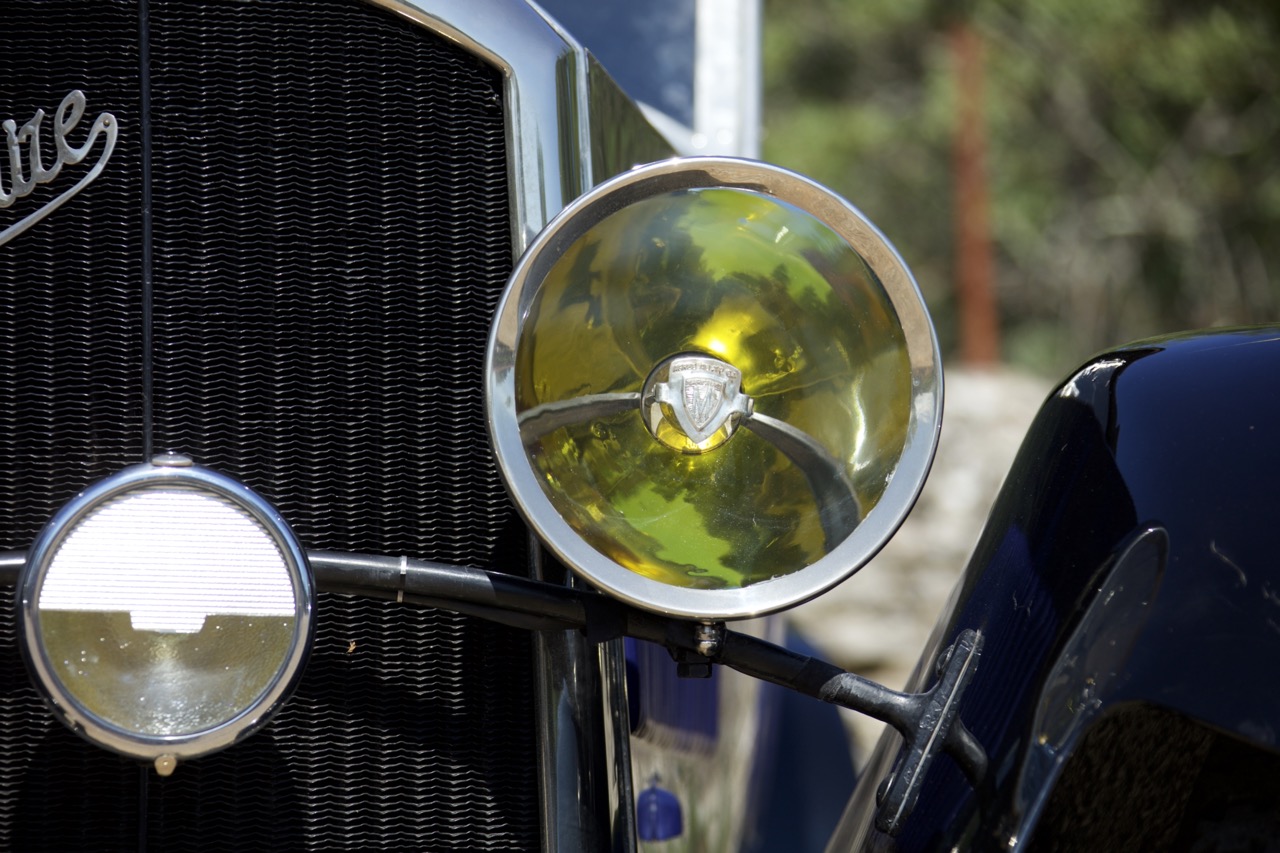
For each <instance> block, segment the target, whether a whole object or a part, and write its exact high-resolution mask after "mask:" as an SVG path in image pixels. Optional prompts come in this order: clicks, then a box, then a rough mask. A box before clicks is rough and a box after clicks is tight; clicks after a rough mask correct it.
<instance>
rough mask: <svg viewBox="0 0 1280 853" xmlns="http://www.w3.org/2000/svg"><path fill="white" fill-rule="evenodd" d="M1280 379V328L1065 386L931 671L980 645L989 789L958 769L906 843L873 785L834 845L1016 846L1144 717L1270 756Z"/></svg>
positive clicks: (997, 511) (1037, 428)
mask: <svg viewBox="0 0 1280 853" xmlns="http://www.w3.org/2000/svg"><path fill="white" fill-rule="evenodd" d="M1278 376H1280V328H1265V329H1246V330H1231V331H1220V332H1214V333H1200V334H1190V335H1182V336H1174V337H1170V338H1164V339H1160V340H1154V341H1148V342H1143V343H1139V344H1135V345H1132V346H1129V347H1126V348H1122V349H1119V350H1116V351H1113V352H1109V353H1106V354H1103V355H1100V356H1098V357H1096V358H1094V359H1093V360H1092V361H1090V362H1089V363H1088V364H1086V365H1085V366H1084V367H1083V368H1081V369H1080V370H1079V371H1078V372H1077V373H1076V374H1074V375H1073V376H1072V377H1070V378H1069V379H1068V380H1067V381H1066V382H1064V383H1063V384H1062V385H1061V386H1060V387H1059V388H1058V389H1056V390H1055V392H1054V393H1053V394H1052V395H1051V396H1050V397H1049V399H1048V400H1047V401H1046V403H1045V405H1044V407H1043V408H1042V410H1041V412H1040V414H1039V416H1038V418H1037V420H1036V421H1035V423H1034V424H1033V426H1032V428H1031V431H1030V432H1029V434H1028V436H1027V439H1026V441H1025V442H1024V444H1023V447H1022V449H1021V451H1020V453H1019V455H1018V458H1017V460H1016V462H1015V464H1014V467H1013V470H1012V471H1011V473H1010V475H1009V477H1008V479H1007V480H1006V482H1005V485H1004V488H1003V489H1002V491H1001V495H1000V497H999V499H998V500H997V503H996V505H995V508H994V509H993V511H992V515H991V518H990V520H989V522H988V525H987V528H986V530H985V532H984V534H983V536H982V539H981V541H980V542H979V544H978V547H977V550H976V551H975V554H974V556H973V558H972V561H971V563H970V565H969V568H968V570H967V572H966V574H965V577H964V581H963V583H962V586H961V587H960V589H959V590H958V591H957V594H956V596H955V597H954V599H953V601H952V604H951V605H950V607H949V609H948V611H947V613H945V614H944V615H943V620H942V622H941V624H940V626H939V630H938V631H937V632H935V636H934V638H933V639H932V640H931V643H930V646H929V648H927V649H926V650H925V654H924V657H923V659H922V662H921V667H920V669H919V670H918V672H917V678H919V673H920V672H929V671H931V669H932V666H933V660H934V657H935V656H936V655H937V653H938V650H939V649H941V648H943V647H945V646H946V645H949V644H950V643H951V642H952V641H953V640H954V638H955V637H956V636H957V635H958V634H959V632H960V631H962V630H964V629H969V628H976V629H979V630H981V631H982V633H983V635H984V637H985V640H986V646H985V649H984V653H983V665H982V667H981V669H980V670H979V671H978V673H977V675H976V676H975V678H974V680H973V683H972V685H971V687H970V690H969V691H968V693H967V694H966V696H965V700H964V707H963V708H962V709H961V712H960V713H961V716H962V717H963V719H964V720H965V722H966V723H967V724H968V725H969V727H970V728H971V729H972V730H973V732H974V734H975V735H976V736H977V737H978V739H979V740H980V741H981V742H982V743H983V745H984V746H985V747H986V748H987V751H988V753H989V755H990V757H991V768H992V772H991V774H990V776H989V782H988V784H987V785H986V786H985V787H984V789H983V790H982V792H981V793H978V794H975V793H974V792H973V791H972V789H971V788H970V787H969V786H968V784H967V783H966V782H965V780H964V779H963V777H962V775H961V774H960V772H959V770H958V769H957V768H955V767H954V766H951V765H950V760H949V759H947V760H944V762H942V763H943V764H945V765H948V766H945V767H944V766H939V767H938V768H936V769H935V771H934V772H933V773H932V774H931V775H930V778H929V779H928V780H926V782H925V784H924V787H923V790H922V791H921V795H920V801H919V804H918V806H917V809H916V814H915V816H914V817H913V819H912V821H911V822H910V823H909V824H908V826H907V827H906V829H905V831H904V833H903V834H902V836H901V837H900V838H899V839H896V840H892V839H889V838H888V836H886V835H883V834H881V833H879V832H877V831H876V830H874V829H873V828H872V827H871V814H872V812H873V810H874V791H873V790H869V789H870V788H872V787H873V782H872V784H866V783H864V784H863V785H862V787H861V788H860V789H859V790H858V791H857V792H856V793H855V795H854V799H853V800H852V801H851V803H850V808H849V810H848V811H847V812H846V815H845V820H844V822H843V823H842V828H841V831H840V833H839V834H838V835H837V838H836V841H835V845H834V846H836V847H838V848H840V849H845V848H863V849H903V850H921V849H951V848H952V846H953V845H957V844H958V845H960V847H961V848H962V849H966V848H974V849H992V848H996V847H999V848H1001V849H1010V848H1015V849H1016V848H1017V847H1018V846H1020V845H1021V844H1023V843H1025V841H1026V835H1027V833H1028V832H1029V830H1030V829H1032V824H1033V818H1034V816H1035V812H1036V810H1037V809H1038V808H1039V807H1040V806H1041V805H1042V804H1043V798H1044V792H1045V789H1046V788H1048V787H1050V786H1051V785H1052V783H1053V781H1054V779H1055V778H1056V777H1057V773H1058V771H1059V770H1060V768H1061V766H1062V763H1063V761H1064V759H1065V758H1066V756H1067V754H1068V753H1069V752H1070V750H1071V748H1072V746H1073V745H1074V744H1075V743H1076V740H1077V735H1078V734H1079V733H1080V732H1082V731H1084V730H1085V729H1086V728H1087V727H1088V725H1089V724H1091V723H1092V722H1095V721H1097V720H1101V719H1104V718H1105V717H1106V715H1107V714H1108V712H1109V711H1111V710H1113V709H1117V708H1125V707H1134V706H1135V704H1139V703H1141V704H1144V705H1151V706H1158V707H1161V708H1164V709H1168V710H1170V711H1174V712H1177V714H1179V715H1183V716H1185V717H1186V718H1191V719H1194V720H1196V721H1199V722H1200V723H1203V724H1206V725H1208V726H1212V727H1214V728H1216V729H1219V730H1222V731H1224V732H1226V733H1229V734H1231V735H1233V736H1235V737H1238V738H1241V739H1244V740H1246V741H1248V742H1250V743H1252V744H1254V745H1256V746H1257V747H1259V748H1263V749H1276V747H1277V743H1278V740H1277V739H1278V738H1280V690H1276V689H1275V685H1276V684H1277V683H1280V559H1277V555H1278V554H1280V524H1278V523H1277V513H1276V506H1277V502H1276V500H1275V491H1276V485H1277V483H1280V394H1278V393H1277V391H1276V378H1277V377H1278ZM914 686H915V687H918V686H919V685H918V684H917V685H914ZM1055 750H1056V751H1055ZM897 751H898V744H897V743H896V742H895V741H894V739H892V738H887V739H886V741H885V742H882V744H881V745H880V748H879V749H878V750H877V753H876V756H875V757H874V758H873V759H872V763H871V766H870V767H869V769H868V771H867V772H866V773H865V775H864V778H865V779H867V780H869V781H871V780H875V779H877V778H880V777H881V776H883V774H884V773H885V772H886V771H887V769H888V768H889V766H890V765H891V763H892V761H893V760H894V757H895V755H896V753H897ZM1151 784H1156V782H1155V781H1154V780H1151Z"/></svg>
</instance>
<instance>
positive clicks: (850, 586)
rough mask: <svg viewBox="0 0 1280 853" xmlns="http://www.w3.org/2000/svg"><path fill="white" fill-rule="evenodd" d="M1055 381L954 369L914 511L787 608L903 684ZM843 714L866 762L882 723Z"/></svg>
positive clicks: (839, 659)
mask: <svg viewBox="0 0 1280 853" xmlns="http://www.w3.org/2000/svg"><path fill="white" fill-rule="evenodd" d="M1050 387H1051V386H1050V383H1049V382H1048V381H1046V380H1044V379H1041V378H1039V377H1032V376H1028V375H1025V374H1022V373H1017V372H1013V371H1010V370H1008V369H1004V368H997V369H991V370H974V369H965V368H955V369H952V370H948V371H947V374H946V399H945V408H944V410H943V411H944V415H943V423H942V438H941V440H940V442H939V445H938V454H937V458H936V459H935V460H934V464H933V470H932V472H931V473H930V475H929V480H928V482H927V483H926V484H925V487H924V491H923V493H922V494H921V496H920V500H919V502H918V503H917V504H916V506H915V509H913V510H912V512H911V515H910V517H909V518H908V519H907V520H906V522H905V523H904V524H903V526H902V528H901V529H900V530H899V531H898V533H897V535H896V536H895V537H894V538H893V540H892V541H890V542H889V544H888V545H887V546H885V549H884V550H883V551H882V552H881V553H880V554H879V555H878V556H877V557H876V558H875V559H874V560H872V561H871V563H869V564H868V565H867V566H865V567H864V568H863V569H862V570H861V571H859V572H858V573H857V574H855V575H854V576H853V577H851V578H850V579H849V580H847V581H845V582H844V583H843V584H841V585H840V586H838V587H836V588H835V589H833V590H831V591H830V592H828V593H827V594H826V595H824V596H822V597H820V598H818V599H816V600H814V601H812V602H809V603H808V604H805V605H803V606H801V607H799V608H797V609H796V610H794V611H792V612H791V613H790V615H789V618H790V619H791V620H792V622H793V624H795V625H796V626H797V627H799V628H800V629H801V630H802V631H803V632H804V633H805V634H806V635H807V636H808V637H809V638H810V639H811V640H812V641H813V642H814V643H816V644H817V645H818V646H819V647H820V648H822V649H823V650H824V651H825V652H826V653H827V654H828V655H829V656H830V657H831V659H832V660H833V661H834V662H835V663H838V664H840V665H841V666H843V667H845V668H846V669H850V670H853V671H854V672H858V673H860V674H862V675H866V676H867V677H869V678H874V679H875V680H876V681H879V682H880V683H882V684H885V685H887V686H889V687H892V688H894V689H901V688H902V686H903V685H904V684H905V683H906V680H907V677H908V676H909V675H910V674H911V670H912V668H913V667H914V666H915V662H916V658H917V657H918V655H919V654H920V650H921V649H922V648H923V646H924V643H925V640H926V639H927V637H928V635H929V632H930V631H931V630H932V628H933V624H934V621H935V620H936V619H937V617H938V614H939V612H940V611H941V609H942V606H943V604H944V603H945V601H946V598H947V596H948V595H949V594H950V592H951V589H952V587H953V586H954V585H955V583H956V581H957V579H958V578H959V576H960V573H961V571H963V569H964V566H965V563H966V562H967V561H968V559H969V555H970V553H971V552H972V551H973V547H974V545H975V544H976V543H977V540H978V535H979V534H980V533H981V532H982V525H983V524H984V523H985V521H986V517H987V513H988V511H989V510H990V508H991V504H992V502H993V501H994V499H995V496H996V492H997V491H998V490H999V488H1000V484H1001V483H1002V482H1004V478H1005V475H1006V474H1007V473H1008V471H1009V466H1010V464H1011V463H1012V462H1013V457H1014V454H1015V453H1016V452H1017V450H1018V447H1019V445H1020V444H1021V443H1022V437H1023V435H1024V434H1025V433H1026V431H1027V427H1028V426H1029V425H1030V423H1031V419H1032V417H1034V415H1035V413H1036V411H1037V410H1038V409H1039V407H1040V403H1041V402H1042V401H1043V400H1044V397H1045V395H1046V394H1047V393H1048V392H1049V389H1050ZM846 721H847V722H848V723H849V726H850V728H851V730H852V731H853V733H854V736H855V740H856V741H857V749H858V752H859V755H860V756H861V758H862V759H864V760H865V759H866V758H867V757H869V756H870V753H871V747H872V746H873V745H874V744H875V740H876V738H878V737H879V734H880V730H881V728H882V724H880V723H878V722H876V721H875V720H872V719H870V718H868V717H863V716H861V715H858V714H853V713H852V712H850V713H849V714H847V715H846Z"/></svg>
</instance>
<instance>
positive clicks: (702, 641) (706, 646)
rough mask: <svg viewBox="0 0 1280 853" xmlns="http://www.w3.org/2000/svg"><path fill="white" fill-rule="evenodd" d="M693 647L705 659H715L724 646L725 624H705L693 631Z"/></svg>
mask: <svg viewBox="0 0 1280 853" xmlns="http://www.w3.org/2000/svg"><path fill="white" fill-rule="evenodd" d="M693 637H694V641H693V647H694V649H695V650H696V651H697V652H698V654H700V655H702V656H703V657H715V656H716V655H717V654H719V653H720V647H721V646H723V645H724V623H723V622H703V623H700V624H699V625H698V626H697V627H696V628H694V629H693Z"/></svg>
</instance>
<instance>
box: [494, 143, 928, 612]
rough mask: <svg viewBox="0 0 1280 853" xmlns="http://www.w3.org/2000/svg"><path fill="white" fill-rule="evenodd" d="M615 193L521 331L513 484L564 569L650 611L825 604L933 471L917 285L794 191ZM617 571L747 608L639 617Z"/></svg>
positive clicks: (894, 261) (753, 169)
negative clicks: (565, 531) (820, 596)
mask: <svg viewBox="0 0 1280 853" xmlns="http://www.w3.org/2000/svg"><path fill="white" fill-rule="evenodd" d="M717 167H718V168H720V169H722V170H723V171H724V173H725V174H723V175H721V174H716V169H717ZM647 175H648V176H652V179H651V180H649V181H648V182H647V184H646V181H645V178H646V176H647ZM726 178H733V179H734V180H726ZM612 183H613V184H614V185H615V186H616V189H614V190H613V192H614V196H613V197H610V189H611V188H610V187H609V186H606V187H604V188H598V189H597V190H596V191H593V193H592V194H590V195H589V196H588V197H586V198H585V199H583V200H580V201H579V202H576V203H575V205H574V206H573V207H571V208H570V210H569V211H567V212H566V216H565V217H564V218H562V219H559V220H557V223H559V227H558V228H557V226H556V224H555V223H553V225H552V227H551V228H549V229H548V232H549V233H548V232H544V235H543V236H541V237H540V238H539V241H538V245H535V247H534V249H533V250H532V251H531V252H530V254H529V255H528V256H526V259H525V260H524V261H523V262H522V264H521V266H520V268H518V269H517V272H516V274H515V276H513V284H512V286H511V288H509V291H508V294H507V296H506V297H505V298H504V304H503V306H502V307H501V308H500V310H499V317H498V321H497V323H496V325H495V332H494V338H493V339H492V340H491V344H490V364H491V368H492V369H493V375H492V376H491V381H490V389H489V390H490V410H491V415H492V416H493V417H494V423H493V424H492V429H493V431H494V436H495V443H496V444H497V446H498V453H499V461H500V462H503V463H504V472H505V473H506V474H507V476H508V481H509V484H510V485H511V486H512V488H513V491H515V493H516V495H517V497H518V498H520V499H521V501H522V502H523V503H524V504H525V506H524V509H525V511H526V513H527V514H528V515H529V516H530V519H531V521H533V523H534V526H535V527H536V528H539V530H540V532H541V533H542V534H543V535H544V538H545V539H546V540H547V541H548V544H549V545H550V547H552V549H553V550H555V551H557V553H559V554H560V555H561V556H562V558H565V559H566V560H567V561H568V562H569V563H570V565H572V566H574V568H576V569H578V570H579V571H582V572H583V573H584V574H587V575H588V576H589V577H591V578H592V579H593V580H595V581H597V582H600V583H603V585H605V586H606V587H608V588H610V589H612V590H613V591H614V592H615V593H618V594H621V595H622V596H623V597H624V598H627V599H628V600H633V601H634V602H635V603H639V604H642V605H644V606H650V607H656V608H657V609H662V610H666V611H667V612H682V611H683V612H688V613H689V614H690V615H703V614H706V615H728V614H729V613H732V614H733V615H751V614H753V613H758V612H765V611H767V610H770V609H777V608H778V607H781V606H785V605H786V603H790V602H791V601H796V600H802V599H803V598H807V597H809V596H811V595H813V594H816V592H818V591H821V589H823V588H825V587H826V586H829V585H830V584H831V583H834V582H835V581H836V580H839V579H840V578H841V577H843V576H844V575H847V574H848V573H849V572H851V571H853V570H854V569H856V568H857V567H858V566H859V565H861V564H862V563H863V562H865V560H866V559H868V558H869V556H870V554H871V553H874V551H875V550H877V549H878V548H879V545H880V544H882V543H883V540H884V539H885V538H887V536H888V535H889V534H890V533H891V532H892V530H893V529H894V528H896V526H897V523H898V522H900V520H901V517H902V515H904V514H905V511H906V509H907V508H908V507H909V506H910V503H911V501H913V500H914V497H915V493H916V491H917V490H918V487H919V484H920V483H921V482H922V481H923V477H924V474H925V473H926V472H927V468H928V463H929V461H930V460H931V458H932V448H933V440H934V438H935V437H936V427H937V414H938V408H939V403H940V395H941V388H940V382H939V379H940V377H939V376H938V374H937V370H936V347H935V346H934V344H933V340H932V336H931V334H930V332H931V328H930V327H929V324H928V320H927V315H925V314H924V309H923V306H922V305H921V303H920V302H919V295H918V291H916V289H915V287H914V282H912V281H911V280H910V277H909V274H908V273H906V271H905V268H904V267H902V266H901V261H900V259H898V258H897V256H896V255H895V254H893V252H892V249H891V248H890V247H889V246H888V244H887V243H886V242H885V241H884V238H883V237H881V236H880V235H879V234H878V233H876V232H874V230H873V229H871V228H870V226H869V225H868V224H867V223H866V222H865V220H863V219H861V217H860V215H858V214H857V213H856V211H853V210H852V208H849V207H848V206H847V205H845V204H844V203H843V202H841V201H839V200H838V199H835V198H834V197H833V196H830V194H828V193H826V192H825V191H823V190H821V188H819V187H817V186H816V185H814V184H811V183H810V182H808V181H805V180H804V179H802V178H799V177H798V176H795V175H791V174H790V173H786V172H783V171H782V170H778V169H773V168H772V167H765V166H763V165H761V164H753V163H746V162H744V161H727V160H712V159H705V160H692V161H668V162H667V163H663V164H655V165H653V166H650V167H646V169H642V170H637V172H633V173H630V174H628V175H626V176H623V177H622V178H619V179H617V180H616V181H614V182H612ZM628 202H629V203H628ZM813 209H820V210H822V212H823V218H819V217H818V216H817V215H815V214H814V213H811V212H809V211H810V210H813ZM832 220H835V221H834V222H832ZM544 246H546V247H547V248H545V249H544V250H543V251H541V252H540V251H539V250H540V249H543V247H544ZM904 311H905V312H906V316H905V317H904V316H903V312H904ZM908 330H913V331H908ZM922 331H923V334H921V332H922ZM513 421H514V423H513ZM739 425H741V426H745V427H746V428H747V429H745V430H739V431H737V432H735V430H737V428H738V426H739ZM511 426H514V427H515V429H514V431H513V433H514V434H512V435H510V436H509V435H508V430H509V429H510V427H511ZM510 439H516V440H518V446H519V456H518V457H516V458H511V449H513V448H512V444H513V443H514V442H512V441H510ZM904 460H905V461H906V462H907V464H906V465H904V464H903V463H904ZM526 469H527V470H528V473H529V474H530V475H531V476H530V477H528V478H526V477H525V475H524V471H525V470H526ZM904 469H905V470H906V471H907V472H908V475H907V476H906V477H905V478H903V481H902V482H901V483H899V484H898V486H897V492H896V493H895V494H894V498H893V500H892V501H890V504H889V508H888V509H886V510H884V511H882V512H880V513H877V512H876V509H877V507H878V506H879V505H880V503H881V501H882V499H883V498H884V496H885V495H886V494H887V493H889V492H890V489H891V484H893V482H894V480H895V477H896V475H897V474H898V473H899V472H900V471H902V470H904ZM526 482H529V483H530V484H531V483H534V482H536V483H537V486H536V488H537V490H538V493H539V494H540V495H541V497H542V498H543V499H544V500H542V501H540V500H538V499H537V498H536V497H534V498H531V496H530V494H529V492H528V490H527V489H526V488H525V487H524V484H525V483H526ZM543 507H550V508H551V510H552V512H550V513H548V512H546V511H545V510H544V509H543ZM871 519H875V521H874V523H871V524H870V525H869V526H868V529H867V530H866V532H865V533H862V532H861V529H862V528H863V527H864V524H866V523H867V522H868V521H870V520H871ZM559 524H563V525H567V527H568V528H569V529H570V530H571V531H572V539H566V538H565V537H562V536H560V535H558V534H557V532H556V528H557V526H558V525H559ZM859 534H860V535H859ZM855 539H861V540H864V541H861V542H852V543H851V540H855ZM572 540H579V541H581V542H583V543H585V544H586V546H587V549H589V550H581V549H578V548H575V546H574V544H573V541H572ZM592 554H594V555H595V556H591V555H592ZM601 557H603V558H604V560H603V561H602V560H601V559H600V558H601ZM832 557H834V559H829V560H828V559H827V558H832ZM824 560H826V561H827V565H825V566H824V567H823V568H822V571H820V572H819V573H818V575H819V576H818V577H814V578H811V579H808V580H806V581H804V582H802V583H799V584H793V585H786V586H785V587H779V586H777V585H775V586H774V587H772V588H769V589H768V590H767V591H765V592H763V593H760V594H758V595H752V594H749V595H746V596H742V595H738V594H737V593H736V591H742V590H750V588H752V587H757V588H759V585H760V584H762V583H764V582H768V581H778V580H782V579H786V578H789V577H791V576H794V575H796V574H798V573H800V572H802V571H803V570H805V569H807V568H809V567H812V566H814V565H815V564H819V563H821V562H823V561H824ZM610 566H618V567H621V568H622V569H624V570H625V571H626V572H627V573H628V574H629V575H632V576H634V577H638V578H643V579H644V580H645V581H650V582H655V583H656V584H660V585H662V586H666V587H670V588H673V590H674V589H682V590H688V591H709V592H730V591H735V594H734V595H732V596H729V597H725V598H723V599H721V600H720V603H718V604H717V603H714V601H715V599H708V600H706V601H704V602H703V603H701V604H699V603H696V602H697V599H696V598H694V599H681V598H678V597H676V596H675V595H674V593H673V594H671V595H664V594H663V593H661V592H660V591H659V592H656V593H654V592H653V591H652V589H653V588H652V587H650V588H649V590H650V591H649V592H646V593H644V594H641V595H638V596H633V595H632V594H631V592H632V589H631V585H630V583H629V582H628V581H627V580H626V579H625V577H626V576H625V575H620V574H619V573H618V572H616V571H614V570H613V569H611V568H610ZM600 572H604V573H606V575H607V577H606V578H602V577H601V576H600ZM637 589H644V585H643V584H642V585H641V586H640V587H637ZM655 594H656V595H657V596H658V602H660V603H658V602H655V599H654V597H653V596H654V595H655ZM695 608H697V609H695ZM708 608H709V609H708Z"/></svg>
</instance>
